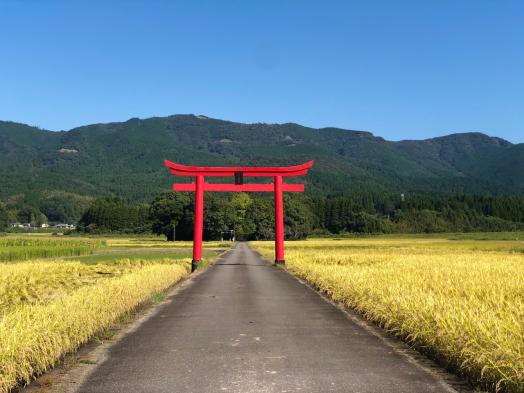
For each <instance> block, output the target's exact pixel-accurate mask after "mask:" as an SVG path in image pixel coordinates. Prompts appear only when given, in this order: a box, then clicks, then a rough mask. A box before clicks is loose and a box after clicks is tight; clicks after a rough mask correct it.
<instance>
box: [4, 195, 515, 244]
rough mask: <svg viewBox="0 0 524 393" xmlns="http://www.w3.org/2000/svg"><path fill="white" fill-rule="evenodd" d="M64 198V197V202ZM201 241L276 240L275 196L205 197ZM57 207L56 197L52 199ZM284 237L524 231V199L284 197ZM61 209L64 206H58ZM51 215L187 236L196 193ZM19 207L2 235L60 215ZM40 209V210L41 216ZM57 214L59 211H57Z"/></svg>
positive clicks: (92, 226) (108, 228) (8, 215)
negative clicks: (226, 237) (231, 234)
mask: <svg viewBox="0 0 524 393" xmlns="http://www.w3.org/2000/svg"><path fill="white" fill-rule="evenodd" d="M63 199H65V198H63ZM205 199H206V201H205V212H204V232H205V233H204V236H205V238H206V239H210V240H211V239H220V238H221V236H222V235H223V233H224V232H228V231H231V230H234V231H235V235H236V238H237V239H242V240H258V239H260V240H262V239H272V238H273V236H274V206H273V198H272V195H261V194H256V193H254V194H246V193H234V194H218V193H208V194H206V196H205ZM53 203H54V204H55V205H60V200H59V199H57V200H55V201H53ZM284 203H285V209H284V216H285V235H286V238H287V239H301V238H304V237H306V236H308V235H311V234H313V235H329V234H345V233H366V234H372V233H432V232H472V231H479V232H482V231H513V230H524V197H520V196H477V195H465V194H453V195H432V194H421V193H418V194H406V195H403V194H397V193H389V194H388V193H382V194H377V193H372V192H365V191H361V192H354V193H351V194H343V195H333V196H328V197H319V198H315V197H311V196H305V195H302V194H286V195H285V202H284ZM60 206H61V205H60ZM60 206H58V207H59V209H58V208H56V206H55V208H54V209H53V211H54V212H56V211H61V212H62V213H61V214H63V216H67V215H74V214H77V215H81V218H80V220H79V221H78V230H79V231H82V232H85V233H156V234H161V235H165V236H166V237H167V238H168V239H169V240H172V239H174V238H176V239H190V238H191V237H192V233H193V211H194V201H193V195H192V194H187V193H174V192H163V193H161V194H159V195H158V196H157V197H156V198H155V199H154V200H153V201H152V202H151V203H142V204H131V203H128V202H126V201H124V200H122V199H119V198H114V197H105V198H99V199H95V200H94V201H92V203H91V204H90V205H88V207H87V208H84V211H83V213H80V214H79V213H78V211H76V212H75V211H74V209H77V210H78V209H79V208H78V207H76V208H73V207H72V204H71V203H69V202H68V203H67V204H65V205H64V206H63V208H61V207H60ZM44 208H45V209H38V208H36V207H33V206H31V205H29V204H24V205H22V206H21V207H19V208H18V209H17V210H13V209H12V207H10V205H8V204H2V203H0V230H5V229H6V228H7V227H8V225H9V223H10V222H13V220H18V221H21V222H22V221H23V222H46V221H47V219H48V218H49V219H56V218H61V217H55V216H52V215H51V217H48V216H47V215H46V211H47V210H46V209H50V206H47V205H46V206H44ZM42 210H43V211H42ZM54 214H55V215H56V213H54Z"/></svg>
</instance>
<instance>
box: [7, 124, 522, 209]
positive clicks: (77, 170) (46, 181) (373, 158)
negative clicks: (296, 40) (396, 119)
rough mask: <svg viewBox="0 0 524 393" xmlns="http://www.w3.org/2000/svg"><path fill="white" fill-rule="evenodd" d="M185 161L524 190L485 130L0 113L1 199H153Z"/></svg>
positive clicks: (396, 188)
mask: <svg viewBox="0 0 524 393" xmlns="http://www.w3.org/2000/svg"><path fill="white" fill-rule="evenodd" d="M166 158H167V159H169V160H172V161H177V162H181V163H184V164H200V165H204V164H210V165H239V164H241V165H291V164H296V163H300V162H303V161H307V160H311V159H313V160H315V162H316V163H315V167H314V168H313V170H312V171H311V174H310V175H308V176H307V177H306V178H304V179H302V180H303V181H304V182H306V183H307V184H308V187H307V190H308V192H309V193H310V194H312V195H316V196H319V195H328V194H336V193H344V192H352V191H355V190H365V191H371V192H383V191H391V192H403V193H409V192H430V193H455V192H460V193H462V192H463V193H472V194H483V195H499V194H515V195H524V144H512V143H510V142H508V141H505V140H503V139H500V138H494V137H489V136H487V135H484V134H481V133H463V134H452V135H448V136H444V137H439V138H433V139H427V140H421V141H415V140H411V141H400V142H391V141H387V140H384V139H383V138H380V137H376V136H374V135H373V134H371V133H369V132H363V131H353V130H343V129H338V128H322V129H313V128H308V127H304V126H301V125H298V124H293V123H287V124H241V123H235V122H229V121H224V120H217V119H211V118H207V117H205V116H194V115H174V116H169V117H154V118H149V119H137V118H133V119H130V120H128V121H126V122H119V123H107V124H93V125H88V126H83V127H79V128H75V129H72V130H70V131H61V132H52V131H46V130H41V129H38V128H35V127H30V126H27V125H23V124H19V123H13V122H3V121H2V122H0V174H1V178H2V181H1V186H0V200H3V201H6V200H9V199H10V198H11V199H12V198H19V199H24V200H25V201H26V202H27V203H43V202H42V201H46V200H52V199H53V198H55V199H56V198H59V199H60V198H65V199H71V198H77V199H78V201H81V200H82V201H83V200H84V198H85V197H96V196H103V195H115V196H118V197H122V198H124V199H126V200H129V201H133V202H140V201H149V200H151V198H152V197H154V195H156V194H157V193H158V192H159V191H161V190H163V189H167V188H169V186H170V184H171V183H172V181H173V179H172V176H171V175H170V174H169V173H168V171H167V170H166V168H164V166H163V160H164V159H166Z"/></svg>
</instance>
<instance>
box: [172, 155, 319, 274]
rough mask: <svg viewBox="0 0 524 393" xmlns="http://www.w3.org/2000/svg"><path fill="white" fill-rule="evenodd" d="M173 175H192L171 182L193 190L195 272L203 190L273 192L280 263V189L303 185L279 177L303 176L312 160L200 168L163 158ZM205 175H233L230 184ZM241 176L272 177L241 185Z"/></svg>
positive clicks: (176, 188)
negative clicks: (270, 180)
mask: <svg viewBox="0 0 524 393" xmlns="http://www.w3.org/2000/svg"><path fill="white" fill-rule="evenodd" d="M165 165H166V166H167V167H168V168H169V169H170V171H171V173H172V174H173V175H178V176H191V177H195V179H196V181H194V182H193V183H182V184H177V183H175V184H173V190H174V191H192V192H194V193H195V224H194V225H195V226H194V232H193V261H192V263H191V271H192V272H193V271H195V269H196V268H197V266H198V263H199V262H200V261H201V260H202V233H203V229H204V192H206V191H216V192H273V193H274V197H275V264H284V263H285V259H284V198H283V193H284V192H304V185H303V184H287V183H284V182H283V180H282V178H283V177H294V176H302V175H305V174H306V173H307V172H308V170H309V169H310V168H311V167H312V166H313V161H309V162H306V163H304V164H300V165H295V166H288V167H203V166H187V165H181V164H175V163H174V162H171V161H167V160H166V161H165ZM206 176H214V177H229V176H231V177H234V178H235V183H234V184H217V183H207V182H206V181H205V179H204V178H205V177H206ZM244 177H273V183H265V184H244Z"/></svg>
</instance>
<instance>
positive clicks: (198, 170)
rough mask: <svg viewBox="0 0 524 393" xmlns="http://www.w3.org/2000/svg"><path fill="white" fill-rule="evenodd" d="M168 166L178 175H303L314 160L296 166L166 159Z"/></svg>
mask: <svg viewBox="0 0 524 393" xmlns="http://www.w3.org/2000/svg"><path fill="white" fill-rule="evenodd" d="M165 164H166V166H167V167H168V168H169V169H170V171H171V173H172V174H173V175H178V176H220V177H226V176H235V174H237V173H242V174H243V176H251V177H273V176H283V177H289V176H302V175H305V174H306V173H307V172H308V170H309V169H310V168H311V167H312V166H313V164H314V162H313V161H308V162H305V163H303V164H299V165H294V166H279V167H249V166H247V167H246V166H245V167H241V166H240V167H229V166H224V167H220V166H190V165H182V164H176V163H174V162H171V161H168V160H165Z"/></svg>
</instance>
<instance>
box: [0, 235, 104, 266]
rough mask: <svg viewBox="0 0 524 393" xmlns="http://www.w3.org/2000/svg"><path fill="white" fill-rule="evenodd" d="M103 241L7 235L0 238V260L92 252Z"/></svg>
mask: <svg viewBox="0 0 524 393" xmlns="http://www.w3.org/2000/svg"><path fill="white" fill-rule="evenodd" d="M104 245H105V241H101V240H89V239H77V238H73V239H68V238H66V239H64V238H52V237H27V236H26V237H7V238H1V239H0V262H10V261H20V260H27V259H31V258H49V257H63V256H79V255H88V254H92V253H93V252H94V250H96V249H97V248H100V247H103V246H104Z"/></svg>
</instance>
